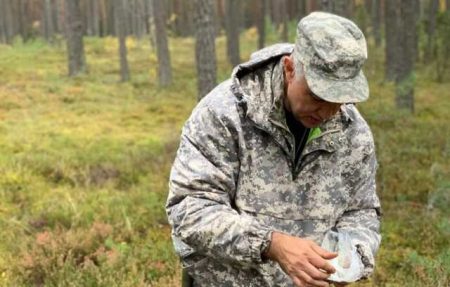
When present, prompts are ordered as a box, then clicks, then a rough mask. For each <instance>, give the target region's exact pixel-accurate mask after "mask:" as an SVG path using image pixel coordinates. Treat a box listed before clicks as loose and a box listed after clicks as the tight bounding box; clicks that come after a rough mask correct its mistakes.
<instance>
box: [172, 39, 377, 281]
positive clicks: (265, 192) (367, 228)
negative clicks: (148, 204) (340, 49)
mask: <svg viewBox="0 0 450 287" xmlns="http://www.w3.org/2000/svg"><path fill="white" fill-rule="evenodd" d="M292 51H293V45H288V44H284V45H282V44H279V45H275V46H272V47H269V48H266V49H263V50H261V51H259V52H257V53H255V54H254V55H252V58H251V60H250V61H249V62H247V63H244V64H241V65H240V66H238V67H237V68H236V69H235V70H234V72H233V75H232V78H231V79H230V80H227V81H225V82H224V83H222V84H220V85H219V86H218V87H216V88H215V89H214V90H213V91H212V92H211V93H210V94H209V95H208V96H206V97H205V98H204V99H203V100H202V101H201V102H200V103H199V104H198V105H197V107H196V108H195V109H194V111H193V112H192V115H191V116H190V118H189V119H188V121H187V122H186V124H185V126H184V128H183V131H182V135H181V142H180V146H179V150H178V153H177V156H176V159H175V162H174V164H173V168H172V171H171V175H170V183H169V186H170V192H169V196H168V200H167V206H166V208H167V214H168V217H169V221H170V224H171V225H172V227H173V240H174V245H175V249H176V251H177V253H178V254H179V255H180V257H181V260H182V264H183V266H184V268H186V270H187V271H188V273H189V274H191V276H193V278H194V282H195V283H194V286H293V283H292V281H291V279H290V278H289V277H288V276H287V275H286V274H285V273H284V272H283V271H282V270H281V268H280V267H279V266H278V265H277V264H276V263H275V262H272V261H270V260H264V259H262V258H261V253H262V252H263V251H264V250H265V249H266V248H267V246H268V244H269V241H270V236H271V232H272V231H275V230H276V231H280V232H284V233H287V234H291V235H294V236H299V237H303V238H309V239H312V240H314V241H315V242H317V243H318V244H319V245H320V243H321V241H322V239H323V236H324V234H325V232H327V231H328V230H330V229H331V228H337V230H346V231H348V232H350V234H351V237H352V242H353V244H355V245H356V246H357V248H358V252H359V253H360V255H361V258H362V262H363V263H364V266H365V271H364V276H368V275H369V274H370V273H371V272H372V270H373V267H374V255H375V253H376V251H377V249H378V246H379V243H380V234H379V208H380V203H379V200H378V197H377V195H376V192H375V171H376V167H377V162H376V158H375V149H374V142H373V138H372V134H371V132H370V130H369V127H368V125H367V123H366V122H365V121H364V119H363V118H362V117H361V115H360V114H359V112H358V110H357V109H356V107H355V106H354V105H343V106H342V108H341V110H340V112H339V113H338V114H336V115H335V116H334V117H333V118H331V119H330V120H328V121H327V122H325V123H323V124H322V125H321V126H320V132H318V131H319V130H318V129H315V130H314V134H315V137H310V139H309V141H308V143H307V144H306V146H305V149H304V151H303V153H302V156H301V160H300V161H299V164H298V166H294V165H293V163H294V149H293V147H294V137H293V135H292V134H291V133H290V131H289V129H288V127H287V125H286V121H285V114H284V109H283V106H282V97H283V85H284V83H283V73H282V66H281V62H280V58H281V56H282V55H287V54H290V53H292Z"/></svg>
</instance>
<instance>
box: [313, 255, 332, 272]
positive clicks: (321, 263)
mask: <svg viewBox="0 0 450 287" xmlns="http://www.w3.org/2000/svg"><path fill="white" fill-rule="evenodd" d="M309 262H310V263H311V264H312V265H313V266H314V267H316V268H317V269H321V270H323V271H325V272H327V273H328V274H332V273H334V272H336V269H335V268H334V267H333V266H332V265H331V263H330V262H328V261H326V260H325V259H323V258H321V257H316V258H313V259H311V260H310V261H309Z"/></svg>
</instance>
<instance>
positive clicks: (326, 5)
mask: <svg viewBox="0 0 450 287" xmlns="http://www.w3.org/2000/svg"><path fill="white" fill-rule="evenodd" d="M320 2H321V3H320V7H321V9H322V10H323V11H326V12H331V13H332V12H333V1H332V0H321V1H320Z"/></svg>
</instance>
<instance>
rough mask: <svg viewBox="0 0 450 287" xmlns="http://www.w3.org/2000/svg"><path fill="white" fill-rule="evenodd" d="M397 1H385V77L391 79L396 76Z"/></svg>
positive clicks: (397, 46)
mask: <svg viewBox="0 0 450 287" xmlns="http://www.w3.org/2000/svg"><path fill="white" fill-rule="evenodd" d="M399 3H400V0H387V1H385V3H384V4H385V34H386V62H385V78H386V80H388V81H393V80H395V78H396V74H397V66H396V62H397V60H398V51H399V46H400V45H399V44H400V43H399V31H398V26H399V23H398V22H399V21H400V20H399V17H400V15H399V12H398V11H399Z"/></svg>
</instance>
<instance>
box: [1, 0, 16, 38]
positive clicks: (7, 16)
mask: <svg viewBox="0 0 450 287" xmlns="http://www.w3.org/2000/svg"><path fill="white" fill-rule="evenodd" d="M10 1H11V0H2V1H0V7H1V9H0V10H1V13H0V41H1V42H2V43H7V44H11V42H12V39H13V37H14V34H15V31H14V30H15V29H14V23H13V22H14V21H13V16H12V9H11V2H10Z"/></svg>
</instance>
